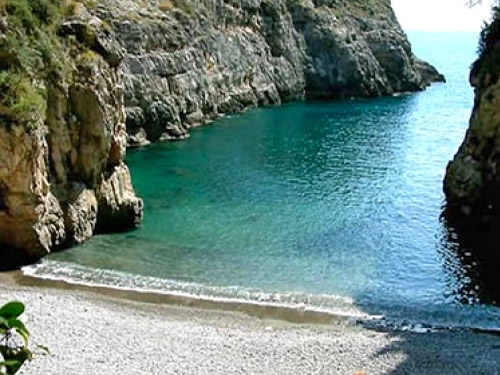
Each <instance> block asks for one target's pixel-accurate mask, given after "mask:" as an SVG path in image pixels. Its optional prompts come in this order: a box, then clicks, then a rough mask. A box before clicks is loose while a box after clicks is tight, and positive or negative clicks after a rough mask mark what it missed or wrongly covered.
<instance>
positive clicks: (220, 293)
mask: <svg viewBox="0 0 500 375" xmlns="http://www.w3.org/2000/svg"><path fill="white" fill-rule="evenodd" d="M22 272H23V274H24V275H25V276H28V277H32V278H37V279H42V280H49V281H54V282H65V283H68V284H73V285H80V286H85V287H91V288H105V289H106V290H110V291H113V290H115V291H126V292H130V293H137V294H138V295H146V294H152V295H155V296H164V297H169V298H167V301H173V302H174V303H181V304H184V305H188V306H198V307H209V308H214V307H215V308H220V309H221V310H225V309H229V310H237V311H244V312H247V313H250V314H254V315H257V316H259V317H263V318H271V319H272V318H276V319H282V320H289V321H293V322H303V323H331V322H334V321H336V322H344V323H346V324H349V323H352V324H361V325H363V326H365V327H368V328H375V329H385V330H397V331H409V332H416V333H427V332H433V331H436V330H443V329H445V330H450V329H472V330H475V331H482V332H490V333H491V332H493V333H500V328H499V326H498V319H497V318H498V312H497V311H496V310H495V311H494V312H491V311H489V312H488V311H484V312H483V313H484V314H481V315H475V314H473V318H472V319H471V318H470V316H469V317H468V319H467V318H466V315H467V316H468V315H469V314H471V313H472V311H459V310H456V309H451V310H448V309H443V310H442V311H439V312H437V311H435V310H432V311H417V310H418V309H414V308H413V309H409V307H403V306H399V307H396V306H393V307H392V308H390V309H388V308H387V307H386V308H381V307H380V308H379V312H380V313H377V314H369V313H366V312H365V311H363V310H362V308H361V307H359V306H358V305H357V304H356V302H355V301H354V300H353V299H352V298H349V297H344V296H337V295H329V294H311V293H302V292H266V291H262V290H252V289H245V288H241V287H235V286H233V287H218V286H210V285H204V284H198V283H192V282H182V281H177V280H169V279H162V278H157V277H151V276H143V275H135V274H130V273H125V272H120V271H115V270H108V269H96V268H90V267H85V266H82V265H78V264H73V263H66V262H60V261H50V260H44V261H42V262H40V263H38V264H35V265H30V266H26V267H24V268H22ZM154 300H155V301H157V300H158V299H154ZM370 311H372V310H371V309H370ZM412 311H413V312H412ZM483 315H484V316H483Z"/></svg>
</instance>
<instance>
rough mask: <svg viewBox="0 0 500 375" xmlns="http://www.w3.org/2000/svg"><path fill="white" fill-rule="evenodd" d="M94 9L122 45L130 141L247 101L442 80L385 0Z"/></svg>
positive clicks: (181, 0)
mask: <svg viewBox="0 0 500 375" xmlns="http://www.w3.org/2000/svg"><path fill="white" fill-rule="evenodd" d="M92 12H93V14H95V15H97V16H99V17H100V18H101V19H103V20H106V22H107V23H108V24H109V25H110V26H111V27H112V29H113V30H114V31H115V32H116V35H117V37H118V39H119V40H120V42H121V43H122V44H123V46H124V47H125V49H126V54H125V59H124V66H125V68H124V74H125V104H126V108H127V109H126V111H127V129H128V132H129V142H130V143H131V144H132V145H133V144H141V143H144V142H147V140H150V141H156V140H159V139H160V140H168V139H178V138H183V137H185V136H187V135H188V132H189V129H190V128H192V127H195V126H198V125H201V124H203V123H205V122H208V121H211V120H213V119H214V118H216V117H218V116H220V115H223V114H225V113H231V112H240V111H243V110H245V109H247V108H251V107H256V106H262V105H275V104H279V103H281V102H283V101H289V100H295V99H303V98H312V99H331V98H346V97H352V96H363V97H372V96H379V95H390V94H393V93H396V92H403V91H416V90H421V89H423V88H424V87H425V86H427V85H429V84H430V83H431V82H434V81H442V80H444V77H443V76H441V75H440V74H439V73H438V72H437V71H436V70H435V69H434V68H433V67H431V66H430V65H428V64H426V63H425V62H423V61H421V60H419V59H417V58H416V57H415V56H414V55H413V53H412V52H411V48H410V44H409V43H408V40H407V38H406V36H405V34H404V33H403V31H402V29H401V27H400V25H399V23H398V21H397V19H396V17H395V15H394V13H393V11H392V9H391V5H390V0H363V1H361V0H357V1H353V0H151V1H148V2H144V1H141V0H106V1H101V2H98V3H97V5H96V7H95V8H93V9H92ZM146 138H147V139H146Z"/></svg>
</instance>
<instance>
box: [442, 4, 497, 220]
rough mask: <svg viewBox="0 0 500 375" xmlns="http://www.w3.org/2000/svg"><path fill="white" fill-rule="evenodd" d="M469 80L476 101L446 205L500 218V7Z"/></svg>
mask: <svg viewBox="0 0 500 375" xmlns="http://www.w3.org/2000/svg"><path fill="white" fill-rule="evenodd" d="M470 82H471V85H472V86H473V87H474V89H475V103H474V109H473V111H472V116H471V119H470V125H469V129H468V130H467V134H466V137H465V140H464V142H463V143H462V145H461V146H460V148H459V150H458V152H457V154H456V155H455V157H454V159H453V160H452V161H451V162H450V163H449V165H448V167H447V170H446V177H445V180H444V191H445V194H446V197H447V205H448V210H449V211H451V212H453V213H455V214H458V216H459V217H462V218H470V219H474V221H479V222H482V223H487V222H491V221H494V220H497V221H498V220H499V217H500V215H499V214H500V194H499V192H500V10H499V8H498V7H497V8H495V9H494V17H493V21H492V23H491V24H490V25H489V26H487V27H485V28H484V30H483V32H482V35H481V41H480V57H479V59H478V60H477V61H476V62H475V63H474V65H473V67H472V70H471V75H470Z"/></svg>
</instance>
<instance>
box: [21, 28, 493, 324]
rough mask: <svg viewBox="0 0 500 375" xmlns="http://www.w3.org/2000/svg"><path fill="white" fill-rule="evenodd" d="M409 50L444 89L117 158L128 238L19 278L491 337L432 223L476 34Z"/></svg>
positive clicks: (440, 36)
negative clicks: (130, 219)
mask: <svg viewBox="0 0 500 375" xmlns="http://www.w3.org/2000/svg"><path fill="white" fill-rule="evenodd" d="M409 38H410V41H411V43H412V47H413V50H414V52H415V53H416V55H417V56H419V57H420V58H422V59H425V60H427V61H429V62H431V63H432V64H434V65H435V66H436V67H437V68H438V69H439V70H440V72H442V73H443V74H444V75H445V76H446V78H447V83H446V84H435V85H433V86H432V87H430V88H428V89H427V90H426V91H423V92H418V93H413V94H405V95H399V96H395V97H385V98H379V99H356V100H345V101H334V102H296V103H289V104H285V105H282V106H280V107H273V108H261V109H255V110H251V111H248V112H246V113H244V114H241V115H236V116H228V117H225V118H222V119H220V120H218V121H216V122H215V123H213V124H211V125H207V126H205V127H202V128H200V129H196V130H194V131H193V132H192V134H191V137H190V138H189V139H187V140H184V141H181V142H175V143H162V144H155V145H152V146H149V147H146V148H142V149H136V150H130V151H129V152H128V155H127V163H128V165H129V167H130V170H131V173H132V176H133V181H134V185H135V188H136V190H137V193H138V194H139V195H140V196H141V197H142V198H143V199H144V202H145V217H144V223H143V225H142V227H141V228H140V229H138V230H135V231H132V232H128V233H120V234H110V235H99V236H96V237H94V238H93V239H92V240H90V241H88V242H87V243H85V244H84V245H81V246H78V247H75V248H72V249H70V250H67V251H64V252H60V253H55V254H52V255H51V256H49V257H47V258H46V259H44V260H42V261H41V262H40V263H38V264H36V265H32V266H28V267H25V268H24V269H23V272H24V273H25V274H26V275H28V276H31V277H36V278H44V279H50V280H61V281H65V282H68V283H75V284H85V285H90V286H99V287H106V288H114V289H121V290H123V289H124V290H127V291H129V292H130V293H141V292H148V293H157V294H159V295H174V296H182V297H183V298H187V299H193V301H196V300H197V299H198V300H210V301H212V302H214V303H215V304H217V303H218V302H219V303H220V307H221V308H224V306H226V305H227V302H237V303H240V304H241V303H242V304H246V305H249V306H251V305H255V306H273V307H274V308H283V309H291V310H298V311H315V312H320V313H323V314H330V315H331V316H334V317H335V316H341V317H347V318H348V319H350V318H352V319H353V321H355V322H357V323H361V324H372V325H375V326H378V325H381V326H384V327H391V328H393V329H403V330H416V331H419V332H420V331H421V332H428V331H432V330H438V329H477V330H487V331H500V292H499V288H498V285H500V284H499V283H498V281H499V280H500V279H499V278H496V279H495V278H494V277H493V279H492V278H491V274H489V275H486V273H487V272H486V271H484V269H485V262H486V263H487V261H484V260H481V259H479V258H478V257H477V255H476V254H477V253H476V249H474V248H473V246H472V247H471V246H470V245H468V244H464V243H462V242H461V241H460V237H459V236H458V235H457V234H456V233H455V232H454V230H453V228H452V227H450V226H449V225H448V224H447V222H446V220H445V219H444V218H443V215H442V212H443V205H444V203H445V198H444V194H443V191H442V182H443V177H444V174H445V169H446V165H447V163H448V161H449V160H450V159H452V158H453V156H454V153H455V152H456V151H457V149H458V147H459V145H460V144H461V142H462V140H463V138H464V135H465V132H466V129H467V126H468V120H469V117H470V113H471V109H472V106H473V101H474V92H473V89H472V88H471V86H470V84H469V69H470V65H471V63H472V62H473V61H474V60H475V58H476V56H477V54H476V49H477V48H476V47H477V39H478V35H477V34H476V33H425V32H419V33H410V34H409ZM357 323H356V324H357Z"/></svg>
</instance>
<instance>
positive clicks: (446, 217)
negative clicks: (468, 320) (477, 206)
mask: <svg viewBox="0 0 500 375" xmlns="http://www.w3.org/2000/svg"><path fill="white" fill-rule="evenodd" d="M442 221H443V226H444V228H445V238H444V241H443V243H444V246H445V248H446V249H448V250H449V251H447V252H443V257H444V260H445V267H447V268H448V271H449V272H450V273H452V274H454V276H455V277H457V278H459V279H461V280H462V282H461V283H455V285H456V286H457V289H456V291H455V292H456V295H457V296H459V297H460V302H461V303H464V304H467V303H482V304H488V305H494V306H500V272H499V270H500V251H499V248H500V231H499V230H498V228H500V218H496V219H495V220H492V221H490V222H488V223H485V222H478V221H475V220H473V219H468V218H465V217H464V216H463V215H460V214H457V213H455V212H453V211H452V210H448V209H445V210H444V211H443V215H442ZM455 262H459V263H460V270H461V271H460V272H461V274H456V272H457V267H451V266H450V265H452V264H453V263H455Z"/></svg>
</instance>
